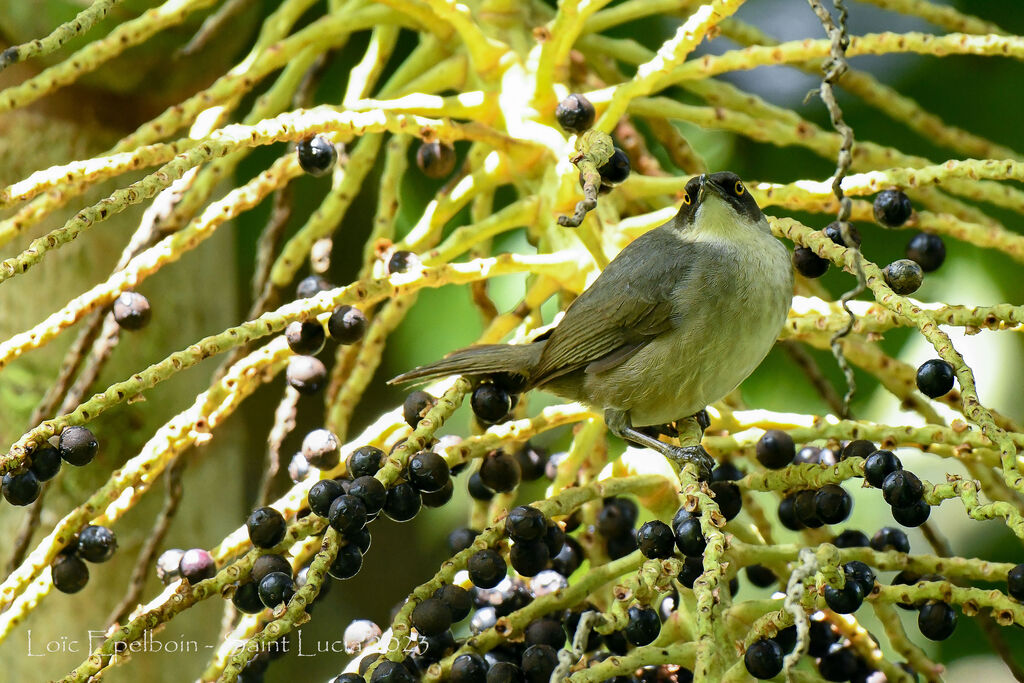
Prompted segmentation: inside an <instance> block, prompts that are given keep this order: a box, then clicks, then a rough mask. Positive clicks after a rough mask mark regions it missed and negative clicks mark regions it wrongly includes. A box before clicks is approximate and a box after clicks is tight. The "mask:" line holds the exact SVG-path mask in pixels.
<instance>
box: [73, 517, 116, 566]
mask: <svg viewBox="0 0 1024 683" xmlns="http://www.w3.org/2000/svg"><path fill="white" fill-rule="evenodd" d="M116 550H117V536H115V535H114V532H113V531H111V530H110V529H108V528H107V527H105V526H96V525H89V526H87V527H85V528H84V529H82V531H81V532H80V533H79V534H78V556H79V557H81V558H82V559H83V560H88V561H89V562H106V561H107V560H109V559H110V558H112V557H113V556H114V552H115V551H116Z"/></svg>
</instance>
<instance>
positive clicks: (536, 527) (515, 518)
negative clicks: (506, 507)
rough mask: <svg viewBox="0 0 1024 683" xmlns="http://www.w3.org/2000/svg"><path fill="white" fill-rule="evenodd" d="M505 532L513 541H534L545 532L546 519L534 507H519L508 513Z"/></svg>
mask: <svg viewBox="0 0 1024 683" xmlns="http://www.w3.org/2000/svg"><path fill="white" fill-rule="evenodd" d="M505 530H506V531H507V532H508V535H509V536H510V537H511V538H512V540H514V541H535V540H537V539H539V538H541V537H542V536H544V533H545V532H546V531H547V518H546V517H544V513H542V512H541V511H540V510H538V509H537V508H535V507H531V506H529V505H520V506H518V507H514V508H512V510H510V511H509V513H508V517H507V518H506V519H505Z"/></svg>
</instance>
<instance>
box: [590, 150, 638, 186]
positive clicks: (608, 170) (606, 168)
mask: <svg viewBox="0 0 1024 683" xmlns="http://www.w3.org/2000/svg"><path fill="white" fill-rule="evenodd" d="M629 170H630V167H629V157H628V156H626V153H625V152H623V151H622V150H621V149H619V148H618V147H616V148H615V153H614V154H612V158H611V159H609V160H608V161H607V162H605V164H604V165H603V166H601V167H600V168H598V169H597V172H598V173H600V174H601V183H602V185H603V184H608V185H618V184H619V183H621V182H623V181H624V180H625V179H626V178H628V177H629Z"/></svg>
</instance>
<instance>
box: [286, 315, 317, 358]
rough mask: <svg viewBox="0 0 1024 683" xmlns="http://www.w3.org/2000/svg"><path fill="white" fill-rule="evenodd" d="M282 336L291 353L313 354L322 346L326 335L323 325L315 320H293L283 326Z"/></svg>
mask: <svg viewBox="0 0 1024 683" xmlns="http://www.w3.org/2000/svg"><path fill="white" fill-rule="evenodd" d="M284 338H285V341H287V342H288V348H289V349H291V350H292V352H293V353H298V354H305V355H308V356H315V355H316V354H318V353H320V350H321V349H323V348H324V343H325V342H326V341H327V335H326V334H324V326H323V325H321V324H320V323H318V322H317V321H315V320H313V321H307V322H300V321H298V320H295V321H293V322H290V323H288V327H286V328H284Z"/></svg>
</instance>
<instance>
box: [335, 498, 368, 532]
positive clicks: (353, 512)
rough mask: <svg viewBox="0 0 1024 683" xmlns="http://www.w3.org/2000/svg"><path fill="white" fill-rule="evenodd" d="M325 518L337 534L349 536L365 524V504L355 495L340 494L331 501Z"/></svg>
mask: <svg viewBox="0 0 1024 683" xmlns="http://www.w3.org/2000/svg"><path fill="white" fill-rule="evenodd" d="M327 519H328V521H329V522H330V524H331V528H333V529H334V530H335V531H337V532H338V533H339V534H341V535H342V536H350V535H352V534H354V533H356V532H357V531H359V530H360V529H362V528H363V527H364V526H366V519H367V515H366V506H365V505H363V501H362V500H360V499H359V498H356V497H355V496H350V495H347V494H344V495H340V496H338V497H337V498H336V499H335V500H334V502H333V503H331V509H330V510H329V511H328V513H327Z"/></svg>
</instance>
